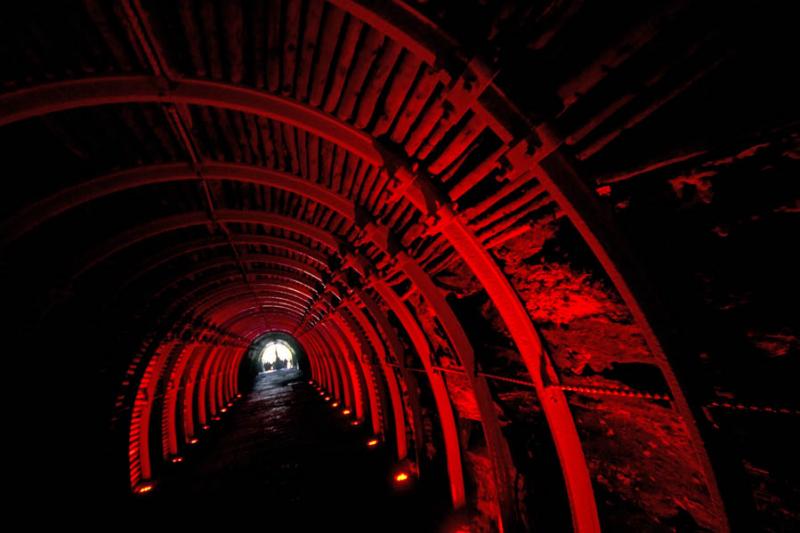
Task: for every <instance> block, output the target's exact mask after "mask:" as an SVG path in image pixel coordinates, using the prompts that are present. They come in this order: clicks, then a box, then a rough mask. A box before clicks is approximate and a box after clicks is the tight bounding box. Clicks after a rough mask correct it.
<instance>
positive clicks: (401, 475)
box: [394, 472, 408, 483]
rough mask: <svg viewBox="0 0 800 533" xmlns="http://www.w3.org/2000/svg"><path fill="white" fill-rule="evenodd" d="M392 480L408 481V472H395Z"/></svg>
mask: <svg viewBox="0 0 800 533" xmlns="http://www.w3.org/2000/svg"><path fill="white" fill-rule="evenodd" d="M394 480H395V481H397V482H398V483H403V482H405V481H408V474H406V473H405V472H400V473H399V474H396V475H395V476H394Z"/></svg>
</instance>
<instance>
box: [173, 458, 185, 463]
mask: <svg viewBox="0 0 800 533" xmlns="http://www.w3.org/2000/svg"><path fill="white" fill-rule="evenodd" d="M172 462H173V463H182V462H183V457H173V458H172Z"/></svg>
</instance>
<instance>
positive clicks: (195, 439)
mask: <svg viewBox="0 0 800 533" xmlns="http://www.w3.org/2000/svg"><path fill="white" fill-rule="evenodd" d="M198 442H200V439H198V438H197V437H195V438H193V439H190V440H189V444H197V443H198Z"/></svg>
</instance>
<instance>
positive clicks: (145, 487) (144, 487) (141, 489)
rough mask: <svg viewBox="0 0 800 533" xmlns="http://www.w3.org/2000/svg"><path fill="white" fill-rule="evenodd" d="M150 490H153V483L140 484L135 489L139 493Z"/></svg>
mask: <svg viewBox="0 0 800 533" xmlns="http://www.w3.org/2000/svg"><path fill="white" fill-rule="evenodd" d="M152 490H153V485H151V484H149V483H148V484H146V485H140V486H139V488H137V489H136V492H137V493H139V494H146V493H148V492H150V491H152Z"/></svg>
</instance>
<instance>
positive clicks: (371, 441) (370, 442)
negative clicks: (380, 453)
mask: <svg viewBox="0 0 800 533" xmlns="http://www.w3.org/2000/svg"><path fill="white" fill-rule="evenodd" d="M377 445H378V439H369V440H368V441H367V446H369V447H370V448H374V447H375V446H377Z"/></svg>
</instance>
